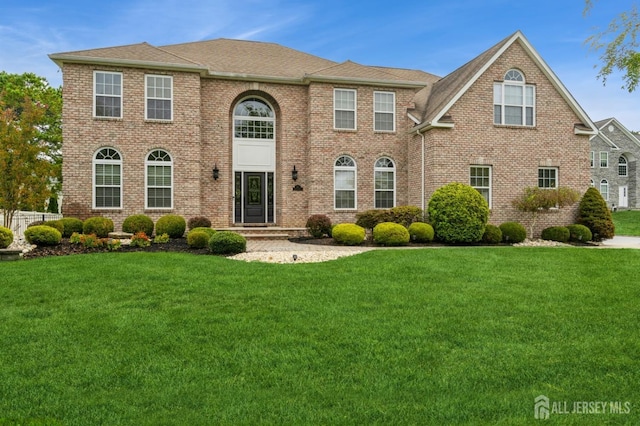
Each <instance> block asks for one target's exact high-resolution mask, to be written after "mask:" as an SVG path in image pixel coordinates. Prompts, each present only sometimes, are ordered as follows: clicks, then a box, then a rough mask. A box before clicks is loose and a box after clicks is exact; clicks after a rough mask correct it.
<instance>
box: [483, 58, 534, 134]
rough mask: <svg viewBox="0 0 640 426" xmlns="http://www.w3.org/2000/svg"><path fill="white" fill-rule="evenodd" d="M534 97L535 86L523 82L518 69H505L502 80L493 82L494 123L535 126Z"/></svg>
mask: <svg viewBox="0 0 640 426" xmlns="http://www.w3.org/2000/svg"><path fill="white" fill-rule="evenodd" d="M535 98H536V88H535V86H533V85H531V84H525V79H524V76H523V74H522V73H521V72H520V71H518V70H513V69H512V70H509V71H507V73H506V74H505V76H504V81H503V82H501V83H498V82H496V83H494V84H493V122H494V124H505V125H512V126H535Z"/></svg>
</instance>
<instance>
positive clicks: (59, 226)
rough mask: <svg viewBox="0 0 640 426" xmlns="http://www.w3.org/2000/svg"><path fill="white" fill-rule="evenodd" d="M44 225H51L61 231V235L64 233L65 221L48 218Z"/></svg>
mask: <svg viewBox="0 0 640 426" xmlns="http://www.w3.org/2000/svg"><path fill="white" fill-rule="evenodd" d="M43 225H44V226H50V227H52V228H55V229H57V230H58V232H60V235H64V223H62V222H61V221H59V220H47V221H45V222H44V223H43Z"/></svg>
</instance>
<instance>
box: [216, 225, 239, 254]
mask: <svg viewBox="0 0 640 426" xmlns="http://www.w3.org/2000/svg"><path fill="white" fill-rule="evenodd" d="M246 250H247V239H246V238H245V237H243V236H242V235H240V234H237V233H235V232H231V231H221V232H216V233H215V234H213V236H212V237H211V238H209V251H210V252H211V253H213V254H238V253H243V252H245V251H246Z"/></svg>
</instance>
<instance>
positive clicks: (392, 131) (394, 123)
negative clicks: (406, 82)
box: [373, 90, 396, 133]
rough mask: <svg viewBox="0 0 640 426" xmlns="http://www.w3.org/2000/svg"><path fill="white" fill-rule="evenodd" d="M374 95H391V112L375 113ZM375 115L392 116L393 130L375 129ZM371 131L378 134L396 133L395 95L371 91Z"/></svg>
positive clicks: (387, 92) (393, 93)
mask: <svg viewBox="0 0 640 426" xmlns="http://www.w3.org/2000/svg"><path fill="white" fill-rule="evenodd" d="M376 95H391V97H392V98H393V104H392V107H393V111H391V112H390V111H376ZM376 114H392V115H393V121H392V123H393V128H392V129H391V130H386V129H376ZM373 131H374V132H380V133H395V131H396V93H395V92H389V91H382V90H374V91H373Z"/></svg>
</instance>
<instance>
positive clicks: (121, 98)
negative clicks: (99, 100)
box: [93, 70, 124, 120]
mask: <svg viewBox="0 0 640 426" xmlns="http://www.w3.org/2000/svg"><path fill="white" fill-rule="evenodd" d="M97 74H111V75H119V76H120V95H118V96H116V95H106V94H98V93H96V75H97ZM97 96H104V97H107V98H119V99H120V116H117V117H116V116H109V115H97V114H96V108H97V105H96V97H97ZM123 117H124V75H123V73H121V72H119V71H104V70H94V71H93V118H99V119H105V120H120V119H122V118H123Z"/></svg>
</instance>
